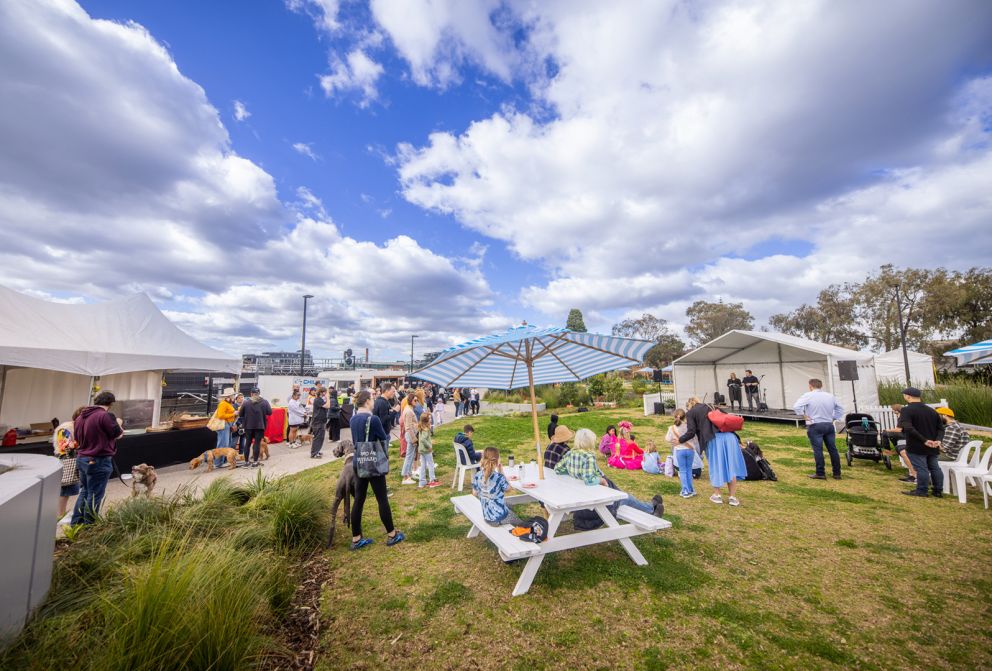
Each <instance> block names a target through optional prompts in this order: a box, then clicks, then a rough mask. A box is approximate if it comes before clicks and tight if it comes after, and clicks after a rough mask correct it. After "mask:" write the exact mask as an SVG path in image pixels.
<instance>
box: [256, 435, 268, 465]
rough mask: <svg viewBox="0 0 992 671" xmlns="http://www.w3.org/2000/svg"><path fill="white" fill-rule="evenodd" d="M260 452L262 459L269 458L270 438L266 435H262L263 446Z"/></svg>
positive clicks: (259, 455)
mask: <svg viewBox="0 0 992 671" xmlns="http://www.w3.org/2000/svg"><path fill="white" fill-rule="evenodd" d="M258 452H259V454H258V458H259V459H262V460H263V461H264V460H267V459H268V458H269V439H268V438H266V437H264V436H263V437H262V446H261V448H260V449H259V450H258Z"/></svg>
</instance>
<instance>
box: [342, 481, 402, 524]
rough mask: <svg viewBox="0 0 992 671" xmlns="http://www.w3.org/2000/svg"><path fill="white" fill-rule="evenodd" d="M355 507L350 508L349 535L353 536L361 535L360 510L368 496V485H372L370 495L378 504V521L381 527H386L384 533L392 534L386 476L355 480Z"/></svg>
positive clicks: (391, 518) (391, 513)
mask: <svg viewBox="0 0 992 671" xmlns="http://www.w3.org/2000/svg"><path fill="white" fill-rule="evenodd" d="M355 480H356V482H355V505H354V506H352V508H351V533H352V534H353V535H355V536H361V535H362V509H363V508H364V507H365V496H366V495H367V494H368V491H369V485H372V493H373V494H375V500H376V501H377V502H378V503H379V519H380V520H382V526H384V527H386V533H387V534H391V533H393V511H392V510H390V508H389V498H388V494H387V493H386V476H385V475H379V476H376V477H374V478H356V479H355Z"/></svg>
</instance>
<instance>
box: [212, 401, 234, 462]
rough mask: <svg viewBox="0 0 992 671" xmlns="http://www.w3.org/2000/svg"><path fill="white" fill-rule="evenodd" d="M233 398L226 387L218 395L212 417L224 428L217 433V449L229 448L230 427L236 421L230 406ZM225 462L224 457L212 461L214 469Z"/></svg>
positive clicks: (232, 407)
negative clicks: (218, 399)
mask: <svg viewBox="0 0 992 671" xmlns="http://www.w3.org/2000/svg"><path fill="white" fill-rule="evenodd" d="M233 398H234V389H233V388H231V387H228V388H227V389H225V390H224V392H223V393H222V394H221V395H220V402H219V403H217V410H215V411H214V417H216V418H217V419H219V420H221V421H222V422H224V428H223V429H221V430H220V431H218V432H217V447H231V427H232V426H234V420H235V419H237V413H235V412H234V406H233V405H232V404H231V399H233ZM226 462H227V458H226V457H219V458H216V459H214V467H215V468H219V467H221V466H223V465H224V464H225V463H226Z"/></svg>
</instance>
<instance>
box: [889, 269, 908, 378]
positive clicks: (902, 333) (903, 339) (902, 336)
mask: <svg viewBox="0 0 992 671" xmlns="http://www.w3.org/2000/svg"><path fill="white" fill-rule="evenodd" d="M892 289H893V290H894V292H895V299H896V313H897V314H898V316H899V343H900V345H901V346H902V365H903V367H904V368H905V371H906V386H907V387H908V386H909V385H911V384H913V381H912V380H911V379H910V374H909V352H908V351H907V350H906V325H905V322H904V321H903V317H902V293H901V291H900V289H901V287H900V286H899V283H898V282H893V283H892Z"/></svg>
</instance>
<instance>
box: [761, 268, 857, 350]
mask: <svg viewBox="0 0 992 671" xmlns="http://www.w3.org/2000/svg"><path fill="white" fill-rule="evenodd" d="M852 290H853V288H852V286H851V285H843V286H842V285H839V284H832V285H830V286H829V287H827V288H826V289H824V290H823V291H821V292H820V295H819V296H817V299H816V305H807V304H806V303H803V304H802V305H800V306H799V307H798V308H796V309H795V310H793V311H792V312H788V313H782V314H777V315H772V316H771V317H770V318H769V319H768V323H769V325H771V327H772V328H774V329H775V330H777V331H780V332H782V333H788V334H790V335H794V336H799V337H801V338H807V339H809V340H815V341H817V342H823V343H827V344H829V345H837V346H838V347H849V348H851V349H861V348H862V347H864V346H865V345H867V344H868V336H866V335H865V334H864V332H863V331H862V330H861V329H860V328H859V325H858V320H857V319H856V317H855V314H854V297H853V296H852Z"/></svg>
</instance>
